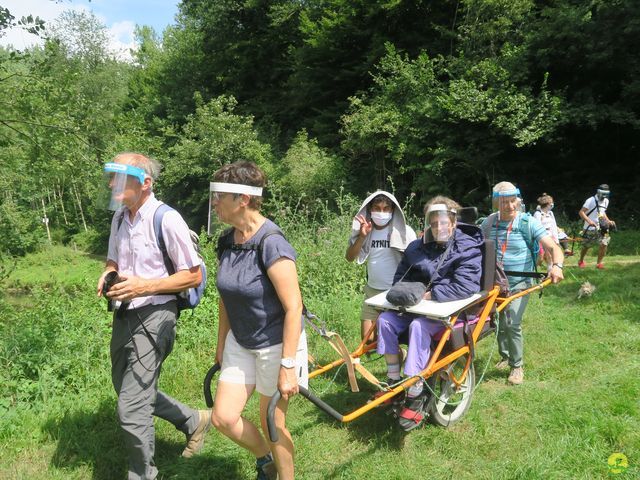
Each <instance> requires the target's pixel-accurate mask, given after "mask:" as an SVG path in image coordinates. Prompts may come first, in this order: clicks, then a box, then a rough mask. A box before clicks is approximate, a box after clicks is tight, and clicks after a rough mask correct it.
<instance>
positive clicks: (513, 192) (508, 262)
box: [482, 182, 564, 385]
mask: <svg viewBox="0 0 640 480" xmlns="http://www.w3.org/2000/svg"><path fill="white" fill-rule="evenodd" d="M492 200H493V209H494V210H497V213H492V214H491V215H489V216H488V217H487V218H486V219H485V220H484V221H483V222H482V230H483V232H484V236H485V238H490V239H492V240H495V243H496V257H497V261H498V262H499V263H502V265H503V266H504V270H505V271H507V272H533V271H534V270H535V257H536V254H537V251H536V249H537V245H536V242H539V243H540V244H541V245H542V247H543V248H544V250H545V251H548V252H550V253H551V268H550V269H549V272H548V275H549V277H550V278H551V279H552V281H553V283H558V282H560V281H562V280H563V279H564V276H563V274H562V268H563V260H564V256H563V254H562V250H561V249H560V247H559V246H558V245H557V244H556V243H555V242H554V241H553V239H552V238H551V235H549V234H548V233H547V231H546V230H545V228H544V227H543V226H542V224H541V223H540V222H539V221H538V220H536V219H535V218H533V217H531V215H528V214H524V213H522V210H521V205H522V198H521V197H520V190H519V189H518V188H516V186H515V185H513V184H512V183H510V182H500V183H498V184H496V185H495V186H494V187H493V194H492ZM507 275H508V279H509V290H510V293H511V294H515V293H517V292H520V291H522V290H526V289H527V288H529V287H530V286H531V285H532V278H531V277H525V276H518V275H517V274H507ZM528 301H529V296H528V295H525V296H523V297H520V298H516V299H515V300H513V301H511V302H510V303H509V305H508V306H507V307H506V308H505V309H504V310H503V311H502V312H500V315H499V320H498V347H499V351H500V356H501V357H502V359H501V360H500V361H499V362H498V364H497V365H496V368H498V369H499V370H506V369H509V377H508V379H507V381H508V383H510V384H512V385H519V384H521V383H522V382H523V381H524V370H523V365H524V361H523V344H524V342H523V337H522V317H523V315H524V310H525V308H526V307H527V302H528Z"/></svg>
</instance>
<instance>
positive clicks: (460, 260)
mask: <svg viewBox="0 0 640 480" xmlns="http://www.w3.org/2000/svg"><path fill="white" fill-rule="evenodd" d="M460 208H461V207H460V205H458V204H457V203H456V202H454V201H453V200H451V199H449V198H447V197H443V196H437V197H434V198H432V199H431V200H429V202H427V204H426V205H425V207H424V211H425V230H424V236H423V238H421V239H418V240H415V241H413V242H411V243H410V244H409V245H408V246H407V249H406V250H405V252H404V257H403V259H402V261H401V262H400V265H398V269H397V270H396V273H395V276H394V280H393V281H394V284H395V283H397V282H399V281H401V280H402V281H412V282H423V283H424V284H425V285H426V286H427V292H426V293H425V295H424V298H425V300H434V301H436V302H448V301H452V300H461V299H463V298H468V297H469V296H471V295H473V294H474V293H478V292H479V291H480V276H481V273H482V253H481V250H480V247H481V245H482V242H483V236H482V232H481V230H480V228H478V227H476V226H475V225H467V224H464V223H457V222H456V211H457V210H459V209H460ZM443 328H444V326H443V324H442V323H441V322H437V321H433V320H429V319H428V318H426V317H423V316H416V315H412V314H406V313H400V312H392V311H386V312H383V313H382V314H381V315H380V316H379V317H378V353H380V354H384V356H385V360H386V362H387V376H388V380H387V382H388V383H390V384H394V383H397V382H398V381H400V379H401V377H400V355H399V342H398V337H399V336H400V335H402V334H403V333H405V332H407V331H408V333H409V348H408V352H407V358H406V361H405V365H404V373H405V375H407V376H413V375H418V374H419V373H420V372H421V371H422V370H424V368H425V367H426V365H427V362H428V361H429V357H430V355H431V339H432V337H433V336H434V335H436V334H437V333H439V332H440V331H441V330H443ZM426 400H427V395H426V392H423V382H417V383H415V384H414V385H413V386H411V387H410V388H409V391H408V392H407V398H406V400H405V405H404V409H403V410H402V412H401V414H400V419H399V421H400V426H401V427H402V428H403V429H405V430H407V431H408V430H412V429H413V428H415V427H417V426H418V425H420V423H421V422H422V410H423V408H424V404H425V402H426Z"/></svg>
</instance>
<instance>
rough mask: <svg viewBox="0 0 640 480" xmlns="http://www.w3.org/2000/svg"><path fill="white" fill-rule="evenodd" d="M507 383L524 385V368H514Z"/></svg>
mask: <svg viewBox="0 0 640 480" xmlns="http://www.w3.org/2000/svg"><path fill="white" fill-rule="evenodd" d="M507 382H509V383H510V384H511V385H522V382H524V370H523V369H522V367H513V368H512V369H511V373H510V374H509V378H508V379H507Z"/></svg>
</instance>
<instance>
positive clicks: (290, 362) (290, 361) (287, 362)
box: [280, 357, 296, 368]
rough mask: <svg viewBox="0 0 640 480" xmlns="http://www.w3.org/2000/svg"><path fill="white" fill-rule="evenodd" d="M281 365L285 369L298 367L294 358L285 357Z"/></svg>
mask: <svg viewBox="0 0 640 480" xmlns="http://www.w3.org/2000/svg"><path fill="white" fill-rule="evenodd" d="M280 365H282V366H283V367H284V368H293V367H295V366H296V359H295V358H293V357H284V358H283V359H281V360H280Z"/></svg>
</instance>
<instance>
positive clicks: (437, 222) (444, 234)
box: [423, 203, 456, 243]
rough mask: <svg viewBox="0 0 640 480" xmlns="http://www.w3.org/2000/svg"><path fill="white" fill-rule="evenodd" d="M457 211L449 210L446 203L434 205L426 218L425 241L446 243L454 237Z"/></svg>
mask: <svg viewBox="0 0 640 480" xmlns="http://www.w3.org/2000/svg"><path fill="white" fill-rule="evenodd" d="M455 218H456V211H455V210H454V209H448V208H447V206H446V205H445V204H444V203H434V204H433V205H431V206H430V207H429V209H428V210H427V213H426V215H425V218H424V223H425V229H424V237H423V238H424V241H425V243H428V242H438V243H446V242H448V241H449V239H450V238H451V236H452V235H453V230H454V229H455V226H456V222H455Z"/></svg>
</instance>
